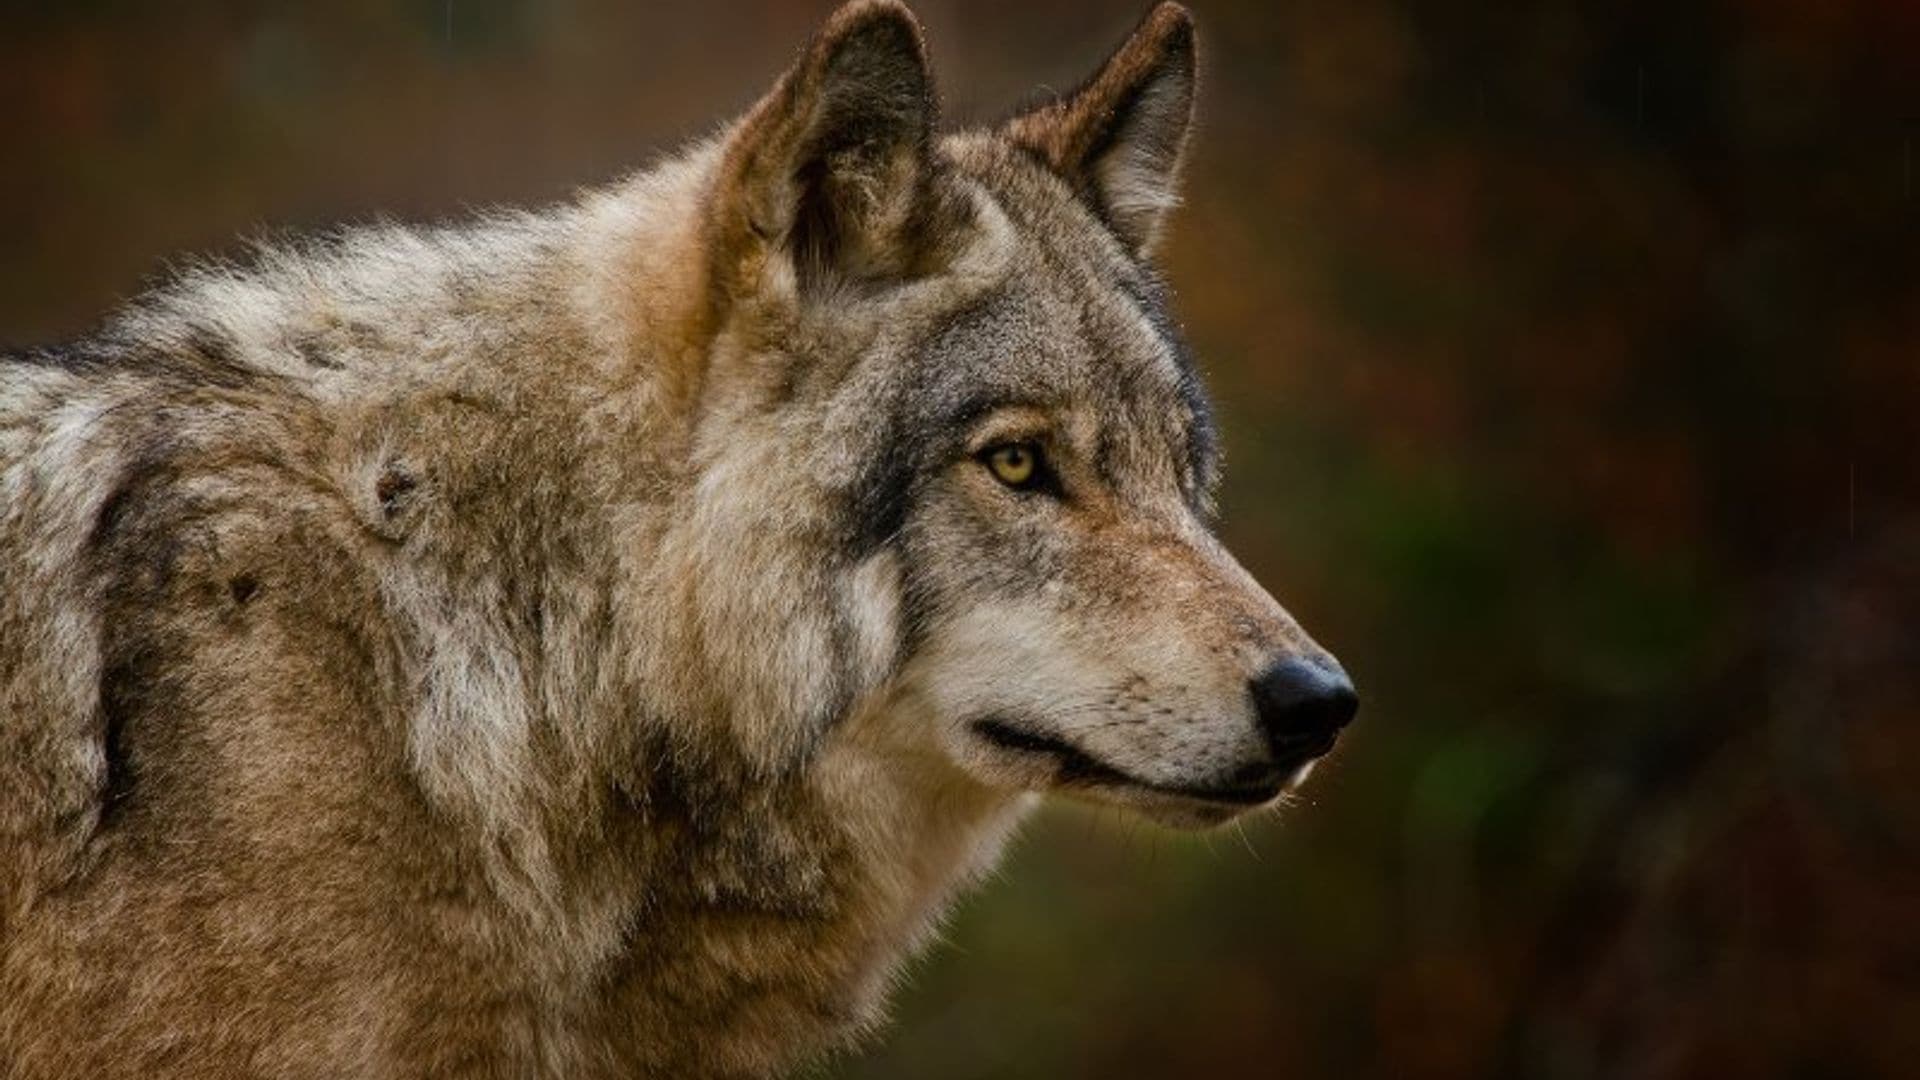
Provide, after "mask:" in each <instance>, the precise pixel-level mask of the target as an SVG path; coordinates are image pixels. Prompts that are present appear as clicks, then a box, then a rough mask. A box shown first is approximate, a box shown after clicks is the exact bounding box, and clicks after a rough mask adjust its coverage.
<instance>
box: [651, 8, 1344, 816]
mask: <svg viewBox="0 0 1920 1080" xmlns="http://www.w3.org/2000/svg"><path fill="white" fill-rule="evenodd" d="M1194 82H1195V59H1194V38H1193V31H1192V25H1191V22H1190V20H1189V17H1188V15H1187V13H1186V12H1185V11H1184V10H1183V9H1182V8H1180V7H1179V6H1177V5H1174V4H1162V5H1160V6H1158V7H1156V8H1155V9H1154V10H1153V11H1152V12H1151V13H1150V14H1149V15H1148V16H1147V18H1146V19H1145V20H1144V22H1143V23H1142V24H1141V25H1140V27H1139V28H1138V29H1137V30H1136V31H1135V32H1134V33H1133V34H1132V35H1131V36H1130V37H1129V38H1128V40H1127V41H1126V42H1125V43H1124V44H1123V45H1121V46H1120V48H1119V49H1118V50H1117V51H1116V52H1115V53H1114V54H1113V55H1112V56H1111V58H1110V59H1108V60H1107V62H1106V63H1105V64H1104V65H1103V66H1102V67H1101V68H1100V70H1099V71H1098V72H1097V73H1096V74H1095V75H1094V76H1093V77H1092V78H1091V79H1090V80H1089V81H1088V82H1087V83H1086V84H1085V85H1084V86H1083V87H1082V88H1080V89H1079V90H1077V91H1075V92H1074V93H1071V94H1068V95H1066V96H1064V97H1062V98H1060V99H1058V100H1054V101H1050V102H1048V103H1045V104H1043V105H1040V106H1039V107H1036V108H1033V109H1030V110H1028V111H1025V112H1023V113H1020V114H1019V115H1017V116H1015V117H1014V118H1012V119H1011V120H1009V121H1007V122H1005V123H1004V124H1001V125H999V126H998V127H995V128H992V129H990V130H976V131H967V132H960V133H955V134H948V135H939V134H936V110H935V98H934V93H933V89H932V79H931V75H930V72H929V69H928V63H927V57H926V53H925V50H924V47H923V45H922V41H921V36H920V31H919V28H918V25H917V24H916V23H915V21H914V19H913V17H912V16H911V15H910V14H909V13H908V11H907V10H906V9H905V8H904V7H902V6H900V5H899V4H898V3H894V2H891V0H858V2H856V3H853V4H850V5H848V6H847V7H845V8H842V9H841V10H840V11H839V12H838V13H837V14H836V15H834V16H833V17H832V19H831V20H830V21H829V23H828V24H827V26H826V27H825V28H824V30H823V31H822V32H821V33H820V34H819V35H818V36H817V37H816V39H815V40H814V41H813V42H812V43H811V44H810V45H809V46H808V48H807V49H806V50H805V52H804V54H803V55H802V57H801V58H800V60H799V61H798V63H797V64H796V65H795V66H794V68H793V69H792V70H790V71H789V72H788V73H787V74H786V75H785V76H784V77H783V78H782V79H781V80H780V81H779V83H778V84H777V85H776V86H775V88H774V89H773V91H772V92H771V93H770V94H769V95H768V96H767V97H766V98H764V99H763V100H762V101H761V102H760V103H759V104H758V105H757V106H756V107H755V108H754V109H753V110H752V111H751V112H750V113H749V114H748V115H747V116H746V118H745V119H744V120H743V121H741V122H740V123H739V124H737V125H735V126H734V127H733V128H732V129H730V131H729V132H728V133H727V134H726V135H725V136H723V138H722V141H721V142H720V144H719V145H718V148H717V150H716V151H715V154H716V155H717V156H716V157H715V158H714V163H713V166H712V169H713V171H712V173H711V175H710V179H709V180H708V182H707V187H706V189H705V190H706V193H705V215H706V216H705V220H704V232H703V234H702V238H701V245H702V253H703V258H704V259H705V260H706V266H705V271H706V272H705V274H704V276H703V280H704V281H706V282H707V287H706V290H705V300H704V304H705V314H704V315H703V319H704V320H705V322H706V325H707V326H708V327H709V334H710V336H709V337H708V338H707V340H708V341H710V343H711V344H710V346H709V347H708V348H706V349H705V350H704V351H703V354H702V360H701V365H702V366H701V370H700V372H699V374H698V376H697V378H696V380H695V381H696V382H697V387H695V388H694V389H693V390H691V391H690V394H691V396H692V397H693V398H694V399H695V400H697V402H698V405H697V408H696V409H695V410H694V413H695V415H696V417H697V421H696V427H695V429H694V432H693V435H692V438H691V446H692V450H691V452H690V456H691V467H692V469H693V470H694V471H695V475H696V481H695V483H694V484H693V490H694V491H695V492H696V494H695V496H694V498H693V502H692V504H691V507H690V509H689V512H688V518H689V520H690V521H691V522H692V523H693V524H694V525H696V526H697V528H698V533H697V535H698V536H699V540H698V541H697V545H696V551H695V554H694V556H693V557H694V559H695V561H696V562H698V563H699V566H697V567H696V568H694V572H692V573H689V574H687V575H686V576H685V577H683V578H681V579H680V580H682V581H686V582H690V584H687V585H685V586H684V587H685V588H687V589H690V590H691V591H692V593H693V595H692V596H691V598H690V599H691V601H692V605H693V609H694V615H693V618H694V621H695V624H696V626H697V627H698V628H700V634H701V639H702V643H701V651H702V655H701V657H700V659H699V661H698V662H697V663H695V664H693V665H692V666H691V668H689V669H687V671H686V672H685V673H684V674H683V678H684V679H685V680H686V685H685V686H684V687H683V689H684V690H686V691H687V692H695V691H699V692H703V693H705V694H706V696H707V698H708V699H709V700H716V699H717V702H718V704H719V705H720V706H721V711H723V712H724V713H725V715H727V716H728V717H730V718H731V720H732V722H733V724H734V726H735V728H736V731H737V734H738V735H739V736H740V739H741V741H742V743H743V745H747V746H750V747H754V748H756V749H755V751H754V752H755V753H756V754H757V755H758V756H760V757H762V758H764V759H765V760H767V761H769V762H775V763H779V762H786V761H790V760H796V759H801V758H804V756H805V754H806V752H807V750H808V749H809V748H810V747H812V746H814V745H816V744H817V743H818V742H819V740H820V739H821V738H822V737H823V736H824V734H825V733H826V732H827V731H829V730H831V729H833V728H834V726H835V725H836V724H839V723H842V722H844V721H845V720H846V718H847V717H848V716H849V715H852V714H854V713H857V712H859V711H861V710H862V709H864V708H869V707H877V706H876V705H875V703H884V705H885V707H886V708H888V709H891V710H893V711H895V712H898V713H901V714H903V715H907V716H910V717H912V718H913V719H912V723H913V725H914V728H915V731H916V733H917V737H918V738H920V739H922V740H924V746H925V748H926V750H927V751H928V753H929V754H930V755H932V756H934V757H936V758H937V759H938V760H940V761H941V762H943V763H945V765H947V766H950V767H952V768H953V769H956V770H958V771H959V772H960V773H962V774H964V775H965V776H966V777H968V778H970V779H971V780H972V781H974V782H978V783H982V784H986V785H990V786H993V787H998V788H1002V789H1009V790H1052V789H1065V790H1068V791H1071V792H1074V793H1077V794H1080V795H1083V796H1085V797H1088V798H1092V799H1096V800H1101V801H1105V802H1111V803H1118V804H1124V805H1127V806H1132V807H1136V808H1139V809H1141V810H1144V811H1146V812H1148V813H1149V814H1152V815H1153V816H1155V817H1157V818H1159V819H1161V820H1164V821H1168V822H1172V823H1185V824H1203V823H1210V822H1215V821H1220V820H1224V819H1225V818H1227V817H1230V816H1232V815H1233V814H1234V813H1236V812H1238V811H1240V810H1243V809H1245V808H1248V807H1252V806H1257V805H1260V804H1263V803H1265V802H1267V801H1269V800H1271V799H1273V798H1274V797H1276V796H1277V795H1278V794H1279V793H1280V792H1281V791H1282V790H1283V789H1284V788H1285V787H1287V786H1288V785H1289V784H1292V783H1295V782H1297V781H1298V780H1299V779H1300V778H1301V777H1303V776H1304V774H1305V772H1306V771H1307V769H1308V768H1309V766H1310V765H1311V763H1312V762H1313V761H1314V760H1315V759H1317V758H1318V757H1319V756H1320V755H1322V754H1324V753H1325V752H1326V751H1327V750H1328V749H1329V748H1330V747H1331V746H1332V745H1333V741H1334V738H1335V736H1336V734H1337V733H1338V732H1339V730H1340V729H1341V727H1342V726H1344V725H1345V724H1346V723H1347V722H1348V721H1349V720H1350V719H1351V717H1352V716H1353V713H1354V708H1355V697H1354V692H1353V690H1352V688H1351V686H1350V685H1349V683H1348V681H1347V678H1346V676H1345V675H1344V674H1343V673H1342V671H1341V669H1340V666H1339V665H1338V664H1337V663H1336V662H1335V661H1334V660H1333V659H1332V657H1331V656H1329V655H1328V654H1327V653H1326V652H1325V651H1323V650H1322V649H1320V648H1319V647H1318V646H1316V645H1315V644H1314V643H1313V642H1312V641H1311V640H1310V639H1309V638H1308V637H1307V635H1306V634H1305V633H1304V632H1303V631H1302V630H1301V629H1300V628H1299V626H1298V625H1297V624H1296V623H1295V622H1294V621H1293V620H1292V619H1291V618H1290V617H1289V616H1288V615H1287V613H1286V612H1285V611H1284V610H1282V608H1281V607H1280V605H1279V604H1278V603H1276V602H1275V601H1274V599H1273V598H1272V597H1271V596H1269V595H1268V594H1267V592H1266V591H1265V590H1263V589H1262V588H1261V587H1260V586H1259V585H1258V584H1257V583H1256V582H1255V581H1254V580H1253V579H1252V578H1251V577H1250V576H1249V575H1248V574H1247V572H1246V571H1245V570H1243V569H1242V568H1241V567H1240V566H1239V564H1238V563H1236V562H1235V561H1234V559H1233V558H1232V556H1230V555H1229V554H1228V553H1227V552H1226V551H1225V550H1224V549H1223V548H1222V546H1221V545H1220V543H1219V542H1218V541H1217V540H1216V539H1215V537H1214V535H1213V532H1212V530H1211V527H1210V518H1211V512H1210V506H1211V490H1212V487H1213V485H1214V483H1215V479H1216V476H1217V473H1218V454H1219V451H1218V447H1217V444H1216V439H1215V434H1214V429H1213V425H1212V422H1211V420H1210V417H1209V408H1208V403H1207V399H1206V396H1205V393H1204V391H1203V389H1202V387H1201V385H1200V382H1199V379H1198V376H1197V374H1196V372H1195V370H1194V363H1193V360H1192V358H1191V357H1190V356H1189V354H1188V351H1187V347H1186V345H1185V343H1184V342H1183V340H1182V338H1181V334H1180V330H1179V326H1178V323H1177V322H1176V320H1175V319H1174V318H1173V316H1172V315H1171V314H1170V313H1169V307H1168V304H1169V300H1168V295H1167V289H1166V287H1165V286H1164V285H1163V284H1162V282H1161V281H1160V279H1159V278H1158V277H1157V276H1156V274H1155V272H1154V270H1153V269H1152V267H1151V265H1150V264H1149V262H1148V258H1149V255H1150V253H1151V252H1152V250H1153V246H1154V241H1155V238H1156V235H1157V233H1158V232H1159V230H1160V227H1161V225H1162V222H1163V219H1164V218H1165V216H1166V214H1167V211H1168V210H1169V209H1170V208H1171V207H1172V206H1173V205H1174V204H1175V202H1176V201H1177V200H1176V182H1177V178H1178V174H1179V172H1180V167H1181V163H1182V159H1183V158H1184V156H1185V152H1186V147H1187V141H1188V133H1189V127H1190V122H1191V119H1192V113H1193V100H1194ZM683 696H684V695H683Z"/></svg>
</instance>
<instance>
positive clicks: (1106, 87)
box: [1002, 2, 1195, 255]
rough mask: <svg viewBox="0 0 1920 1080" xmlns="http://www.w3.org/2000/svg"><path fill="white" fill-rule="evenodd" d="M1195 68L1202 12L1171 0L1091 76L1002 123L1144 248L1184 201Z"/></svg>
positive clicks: (1129, 241)
mask: <svg viewBox="0 0 1920 1080" xmlns="http://www.w3.org/2000/svg"><path fill="white" fill-rule="evenodd" d="M1194 72H1195V61H1194V45H1193V17H1192V16H1191V15H1189V14H1187V9H1186V8H1183V7H1181V6H1180V5H1179V4H1176V3H1171V2H1163V3H1160V4H1157V5H1155V6H1154V8H1153V10H1152V11H1150V12H1148V13H1147V17H1146V18H1145V19H1144V20H1142V21H1141V23H1140V27H1139V29H1137V30H1135V31H1134V32H1133V34H1132V35H1131V36H1129V37H1128V38H1127V40H1126V42H1125V43H1124V44H1122V45H1121V46H1120V48H1119V49H1117V50H1115V51H1114V54H1113V55H1112V56H1110V57H1108V58H1107V62H1106V63H1105V64H1103V65H1101V68H1100V70H1099V72H1098V73H1096V74H1095V75H1094V76H1093V78H1092V79H1090V80H1088V82H1087V83H1086V84H1085V85H1084V86H1082V87H1081V88H1080V89H1079V90H1077V91H1075V92H1074V93H1073V94H1071V95H1069V96H1068V97H1066V98H1063V99H1060V100H1057V101H1052V102H1048V103H1047V104H1044V105H1041V106H1039V107H1037V108H1033V109H1030V110H1028V111H1027V112H1024V113H1022V114H1020V115H1018V116H1016V117H1014V118H1013V119H1012V120H1009V121H1007V123H1006V125H1005V126H1004V127H1003V128H1002V133H1003V134H1005V135H1006V136H1007V137H1008V138H1010V139H1012V140H1013V141H1014V142H1015V143H1016V144H1018V145H1020V146H1023V147H1025V148H1026V149H1027V150H1029V151H1031V152H1032V153H1034V154H1035V155H1036V156H1038V157H1039V158H1040V159H1041V160H1042V161H1045V162H1046V163H1047V164H1048V165H1050V166H1051V167H1052V168H1053V170H1054V172H1056V173H1058V174H1060V175H1061V176H1062V177H1064V178H1065V179H1066V181H1067V182H1068V183H1069V184H1072V185H1073V187H1074V189H1075V190H1077V191H1079V192H1080V194H1081V197H1082V198H1084V199H1086V200H1087V202H1089V203H1090V204H1092V206H1093V208H1094V209H1095V210H1096V211H1098V212H1099V213H1100V215H1101V217H1103V218H1105V219H1106V221H1107V223H1108V224H1109V225H1111V226H1112V227H1113V230H1114V232H1115V233H1116V234H1118V235H1119V237H1120V239H1121V240H1122V241H1123V242H1124V243H1125V244H1126V245H1127V246H1128V247H1129V248H1131V249H1132V250H1133V252H1134V254H1136V255H1144V254H1146V253H1147V252H1148V251H1150V250H1151V249H1152V247H1153V243H1154V240H1155V239H1156V238H1157V236H1158V234H1159V230H1160V223H1161V220H1162V219H1163V218H1164V217H1165V216H1166V213H1167V211H1168V210H1170V209H1172V208H1173V207H1174V206H1176V205H1178V204H1179V202H1180V195H1179V181H1180V166H1181V164H1182V162H1183V160H1184V159H1185V157H1186V149H1187V135H1188V132H1189V130H1190V129H1191V128H1192V126H1193V90H1194Z"/></svg>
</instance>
